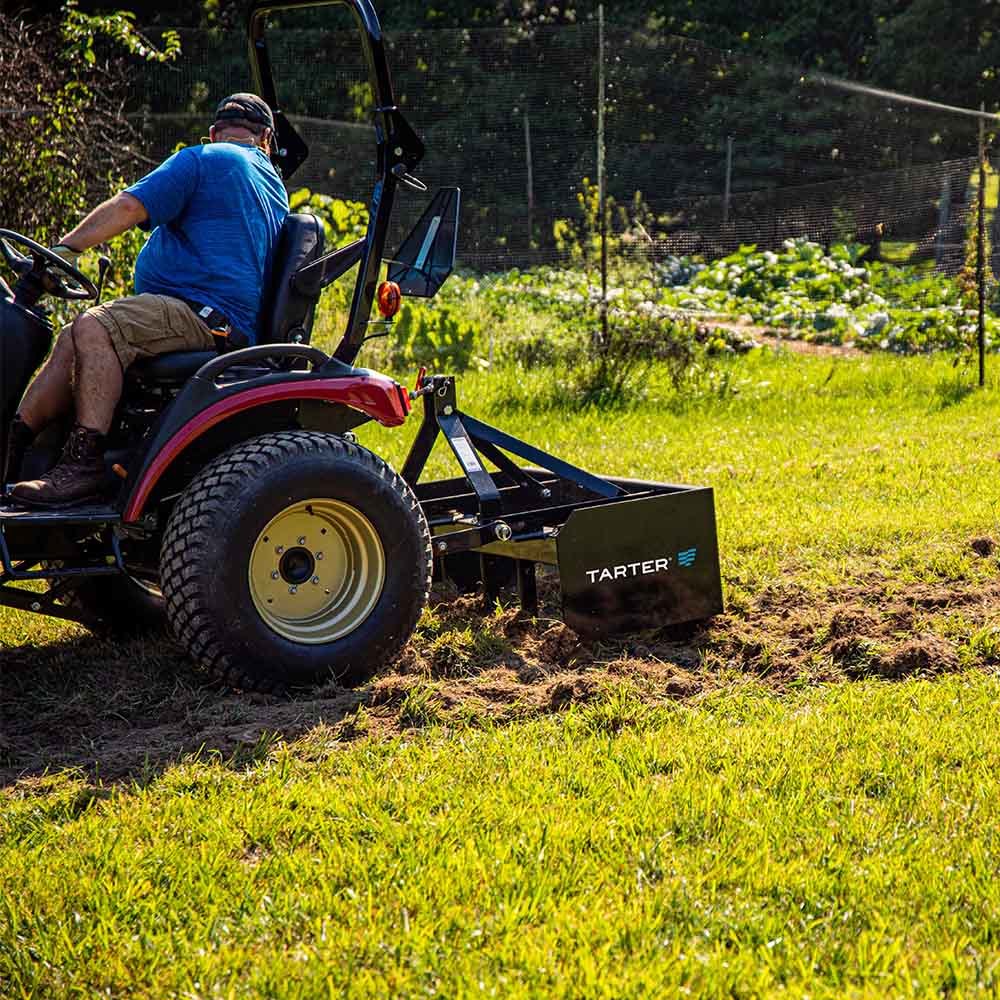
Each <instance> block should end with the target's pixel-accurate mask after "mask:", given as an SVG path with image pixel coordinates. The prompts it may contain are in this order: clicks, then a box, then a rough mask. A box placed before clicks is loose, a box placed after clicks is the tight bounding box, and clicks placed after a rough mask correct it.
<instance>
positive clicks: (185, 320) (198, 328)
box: [87, 293, 215, 370]
mask: <svg viewBox="0 0 1000 1000" xmlns="http://www.w3.org/2000/svg"><path fill="white" fill-rule="evenodd" d="M87 315H88V316H93V317H94V319H96V320H97V321H98V322H99V323H100V324H101V326H103V327H104V329H105V330H107V331H108V336H110V337H111V345H112V347H114V349H115V353H116V354H117V355H118V360H119V361H120V362H121V366H122V369H123V370H124V369H125V368H128V366H129V365H130V364H132V362H133V361H135V360H137V359H138V358H151V357H154V356H155V355H157V354H167V353H168V352H170V351H214V350H215V338H214V337H213V336H212V332H211V331H210V330H209V328H208V327H207V326H206V325H205V323H203V322H202V321H201V320H200V319H199V318H198V317H197V316H196V315H195V314H194V310H193V309H192V308H191V307H190V306H189V305H188V304H187V303H186V302H182V301H181V300H180V299H174V298H171V297H170V296H169V295H150V294H149V293H146V294H145V295H132V296H129V297H128V298H125V299H116V300H115V301H113V302H105V303H103V304H102V305H99V306H94V307H93V308H91V309H88V310H87Z"/></svg>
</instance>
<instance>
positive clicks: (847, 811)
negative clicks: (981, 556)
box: [0, 675, 1000, 998]
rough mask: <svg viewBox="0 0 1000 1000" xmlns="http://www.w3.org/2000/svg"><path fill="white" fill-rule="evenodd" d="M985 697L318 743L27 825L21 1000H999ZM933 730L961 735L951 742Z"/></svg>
mask: <svg viewBox="0 0 1000 1000" xmlns="http://www.w3.org/2000/svg"><path fill="white" fill-rule="evenodd" d="M998 695H1000V687H998V684H997V681H996V680H995V679H992V678H987V677H984V676H981V675H967V676H965V677H959V678H951V679H947V680H943V681H939V682H936V683H930V682H908V683H905V684H900V685H886V684H879V683H874V682H870V683H866V684H859V685H853V686H852V685H848V686H842V687H840V688H837V689H828V690H820V691H813V692H810V693H808V694H802V695H798V696H794V697H786V698H784V699H775V698H773V697H769V696H767V695H766V694H764V693H762V692H757V691H755V690H754V689H752V688H749V689H744V690H742V691H733V692H729V693H727V694H725V695H722V696H716V697H713V698H708V699H705V700H703V701H702V702H701V703H700V704H697V705H691V706H676V707H671V708H663V709H656V708H653V709H650V708H648V707H646V706H644V705H642V704H640V703H637V702H635V701H634V700H633V699H631V698H630V696H629V692H628V690H627V689H621V688H619V689H609V690H608V691H607V692H606V694H605V697H604V698H603V699H602V700H600V701H598V702H597V703H595V704H594V705H592V706H590V707H586V708H582V709H576V710H573V711H572V712H571V713H570V714H569V715H568V717H566V718H564V719H562V720H558V721H553V720H548V721H541V722H534V723H530V724H524V725H520V726H517V727H512V728H502V729H486V730H485V731H482V730H475V731H474V730H464V731H460V732H457V733H456V732H446V731H444V730H438V729H431V730H429V731H427V732H426V734H425V735H424V736H422V737H421V738H419V739H416V740H413V741H402V740H394V741H381V742H377V741H374V740H362V741H361V742H360V743H355V744H354V745H351V746H349V747H339V748H338V746H337V745H336V744H332V743H329V742H327V741H326V740H325V739H323V738H321V737H317V738H315V739H313V738H309V737H307V738H306V739H304V740H303V741H301V742H299V743H298V744H295V745H291V746H284V745H278V746H274V747H272V748H271V749H270V750H269V751H267V752H266V753H265V756H264V758H263V759H262V760H261V761H260V762H258V763H255V764H253V765H252V766H249V767H247V768H245V769H244V768H242V767H238V766H236V767H232V766H231V767H227V766H224V765H223V764H221V763H212V762H210V761H192V762H191V763H189V764H187V765H184V766H179V767H175V768H174V769H172V770H171V771H169V772H167V773H166V774H164V775H163V776H162V777H160V778H159V779H157V780H155V781H153V782H152V783H150V784H148V785H146V786H145V787H141V788H140V787H133V788H121V789H118V790H115V791H113V792H109V793H104V792H100V791H95V790H94V789H92V788H88V787H87V786H85V785H84V784H82V783H81V782H80V781H78V780H74V779H73V778H72V777H70V776H66V777H62V778H57V779H52V780H50V781H47V782H46V781H42V782H39V783H38V784H36V785H34V786H32V787H24V788H22V789H21V790H20V791H19V792H15V793H14V794H13V795H11V796H9V797H8V799H7V801H6V807H5V810H4V814H3V819H2V824H3V825H2V827H0V829H2V830H3V839H2V841H0V845H2V848H0V880H2V882H3V885H4V894H3V897H2V903H0V988H2V992H3V995H4V996H10V997H25V996H35V997H45V998H55V997H63V996H77V995H81V996H83V995H86V996H96V995H111V996H130V997H167V996H178V997H181V996H183V997H217V996H218V997H261V996H272V997H289V998H291V997H295V998H311V997H320V996H406V997H415V996H428V995H430V996H447V997H455V996H470V995H479V994H480V993H486V994H491V993H495V994H496V995H502V996H505V997H521V996H563V997H580V996H588V997H621V996H651V995H655V996H676V995H679V992H680V991H690V993H691V994H692V995H696V996H731V995H739V996H771V995H778V994H779V993H780V994H782V995H785V994H787V995H792V996H802V995H806V994H808V995H810V996H814V997H841V996H870V997H876V996H932V995H933V996H937V995H941V994H954V995H972V994H973V993H977V992H979V991H985V992H992V991H993V990H995V989H996V988H997V980H996V971H995V970H996V968H997V966H998V961H1000V950H998V947H997V943H996V938H995V933H994V928H995V925H996V921H997V919H998V914H1000V890H998V888H997V883H996V880H995V879H994V877H993V873H994V871H995V868H996V864H997V838H996V828H995V816H996V810H997V807H998V805H1000V779H998V777H997V775H998V774H1000V750H998V747H1000V722H998V715H997V713H996V711H995V704H996V700H997V697H998ZM929 720H933V724H928V721H929Z"/></svg>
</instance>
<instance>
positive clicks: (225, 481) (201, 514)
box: [161, 430, 433, 692]
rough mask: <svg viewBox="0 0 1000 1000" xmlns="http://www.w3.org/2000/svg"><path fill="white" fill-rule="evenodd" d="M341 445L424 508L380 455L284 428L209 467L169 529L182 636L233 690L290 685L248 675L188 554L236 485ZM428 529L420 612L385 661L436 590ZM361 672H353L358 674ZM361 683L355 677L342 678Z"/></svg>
mask: <svg viewBox="0 0 1000 1000" xmlns="http://www.w3.org/2000/svg"><path fill="white" fill-rule="evenodd" d="M331 447H335V448H336V449H337V450H338V451H339V452H340V454H341V455H342V456H343V457H344V458H346V459H347V460H349V461H351V462H355V463H358V464H360V465H362V466H364V467H365V468H367V470H368V471H370V472H372V473H374V474H376V475H377V476H378V477H379V478H380V479H382V480H383V481H384V482H385V484H386V486H387V487H388V488H389V489H391V490H392V491H393V492H395V493H396V494H398V495H399V497H400V499H402V500H403V501H404V503H405V504H406V506H407V508H408V509H409V510H410V511H412V512H417V513H419V508H420V504H419V501H418V500H417V498H416V496H415V495H414V494H413V491H412V490H411V489H410V487H409V486H408V485H407V484H406V482H405V481H404V480H403V478H402V477H401V476H400V475H399V474H398V473H397V472H395V471H394V470H393V469H392V468H391V467H390V466H389V465H388V464H387V463H386V462H385V461H383V460H382V459H381V458H379V456H377V455H376V454H374V453H373V452H371V451H369V450H368V449H367V448H364V447H361V446H359V445H356V444H354V443H353V442H350V441H345V440H344V439H343V438H341V437H339V436H336V435H332V434H327V433H323V432H319V431H303V430H292V431H281V432H275V433H268V434H264V435H262V436H261V437H258V438H253V439H251V440H250V441H245V442H243V443H241V444H239V445H236V446H235V447H233V448H232V449H230V450H229V451H228V452H225V453H224V454H223V455H222V456H220V457H219V458H217V459H216V460H215V461H214V462H212V463H211V464H210V465H209V466H207V467H206V468H205V469H204V470H202V472H201V473H200V474H199V475H198V477H197V478H196V479H195V481H194V482H193V484H192V485H191V486H189V488H188V490H187V491H186V492H185V493H184V494H183V495H182V496H181V498H180V499H179V500H178V502H177V504H176V506H175V507H174V510H173V513H172V515H171V518H170V522H169V524H168V525H167V530H166V532H165V534H164V538H163V545H162V553H161V566H162V567H163V572H162V574H161V575H162V578H163V580H164V581H168V582H167V583H166V584H165V586H164V588H163V589H164V596H165V597H166V605H167V617H168V619H169V621H170V624H171V627H172V628H173V630H174V632H175V634H176V636H177V639H178V640H179V641H180V643H181V644H182V645H183V646H184V647H185V648H186V649H187V650H188V651H189V652H190V653H191V655H192V656H193V657H194V658H195V659H196V660H197V661H198V663H199V665H200V666H201V667H202V669H203V670H205V671H206V673H208V674H209V675H210V676H211V677H212V678H213V679H214V680H215V681H217V682H219V683H221V684H223V685H225V686H227V687H231V688H237V689H254V690H258V691H264V692H269V691H280V690H282V689H283V688H285V687H286V686H287V685H286V684H285V683H283V682H282V681H281V680H280V679H279V678H276V677H273V676H272V677H264V676H261V675H259V674H258V673H256V672H255V673H252V674H251V673H248V672H247V671H245V670H244V669H242V668H241V666H240V664H239V663H238V662H236V660H235V658H234V657H233V656H232V655H231V654H230V653H228V652H227V651H226V650H225V648H224V647H223V645H222V643H221V642H219V641H218V640H217V639H215V638H214V637H213V632H214V629H213V622H212V616H211V615H210V614H209V613H208V611H207V609H205V608H204V607H203V605H202V601H201V598H200V593H199V592H200V587H199V582H198V563H197V560H195V559H193V558H191V557H190V556H188V555H186V553H188V552H190V551H191V550H192V549H193V548H194V549H197V546H199V545H200V544H204V543H205V542H207V540H208V539H207V537H206V535H208V534H210V532H211V526H212V524H213V523H215V521H216V520H217V518H218V516H219V514H220V509H219V508H220V507H224V505H225V504H226V503H227V501H228V499H229V494H230V491H231V490H232V489H233V488H239V487H241V486H243V485H244V484H245V483H246V481H247V479H248V477H250V478H256V477H257V476H262V475H264V474H266V472H267V470H268V469H269V467H272V466H273V465H275V464H277V463H280V462H281V461H282V460H287V459H290V458H296V457H304V456H307V455H308V454H310V453H311V452H315V451H317V450H329V449H331ZM417 521H418V523H419V525H420V531H421V539H420V542H421V548H422V551H423V553H424V557H425V558H424V560H423V562H422V563H421V562H415V564H414V568H413V575H412V580H411V581H410V582H411V586H412V592H414V593H419V594H420V597H421V599H420V601H419V602H415V603H414V605H413V607H414V609H415V610H414V611H413V612H412V613H411V614H410V615H409V616H408V619H407V620H406V621H405V622H402V623H401V627H398V628H396V629H394V630H393V633H391V634H389V635H387V636H386V639H385V642H384V643H383V644H382V648H381V649H380V651H379V661H380V662H384V661H386V660H388V659H389V658H391V657H392V656H394V655H395V654H396V653H398V652H399V650H400V649H401V648H402V647H403V645H404V644H405V643H406V641H407V640H408V639H409V637H410V635H411V634H412V632H413V629H414V628H415V627H416V624H417V620H418V619H419V616H420V611H421V609H422V608H423V606H424V605H425V604H426V602H427V599H428V596H429V594H430V587H431V566H432V559H433V555H432V549H431V537H430V531H429V529H428V527H427V523H426V521H425V520H424V518H423V517H422V516H420V517H418V518H417ZM353 673H355V672H353V671H352V674H353ZM340 679H341V680H346V681H349V682H350V681H354V680H356V679H360V678H358V677H355V676H350V677H345V678H340Z"/></svg>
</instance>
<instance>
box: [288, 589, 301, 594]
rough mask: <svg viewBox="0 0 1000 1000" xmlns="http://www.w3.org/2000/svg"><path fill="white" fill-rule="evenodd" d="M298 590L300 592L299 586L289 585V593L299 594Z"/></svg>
mask: <svg viewBox="0 0 1000 1000" xmlns="http://www.w3.org/2000/svg"><path fill="white" fill-rule="evenodd" d="M298 592H299V588H298V587H289V588H288V593H289V594H297V593H298Z"/></svg>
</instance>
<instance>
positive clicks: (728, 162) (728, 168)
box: [722, 135, 733, 226]
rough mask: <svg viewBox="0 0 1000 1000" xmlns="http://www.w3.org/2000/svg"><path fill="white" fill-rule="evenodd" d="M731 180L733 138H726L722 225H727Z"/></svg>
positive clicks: (729, 136)
mask: <svg viewBox="0 0 1000 1000" xmlns="http://www.w3.org/2000/svg"><path fill="white" fill-rule="evenodd" d="M732 180H733V137H732V136H731V135H727V136H726V192H725V194H724V195H723V197H722V224H723V225H724V226H725V225H728V223H729V192H730V189H731V187H732Z"/></svg>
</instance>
